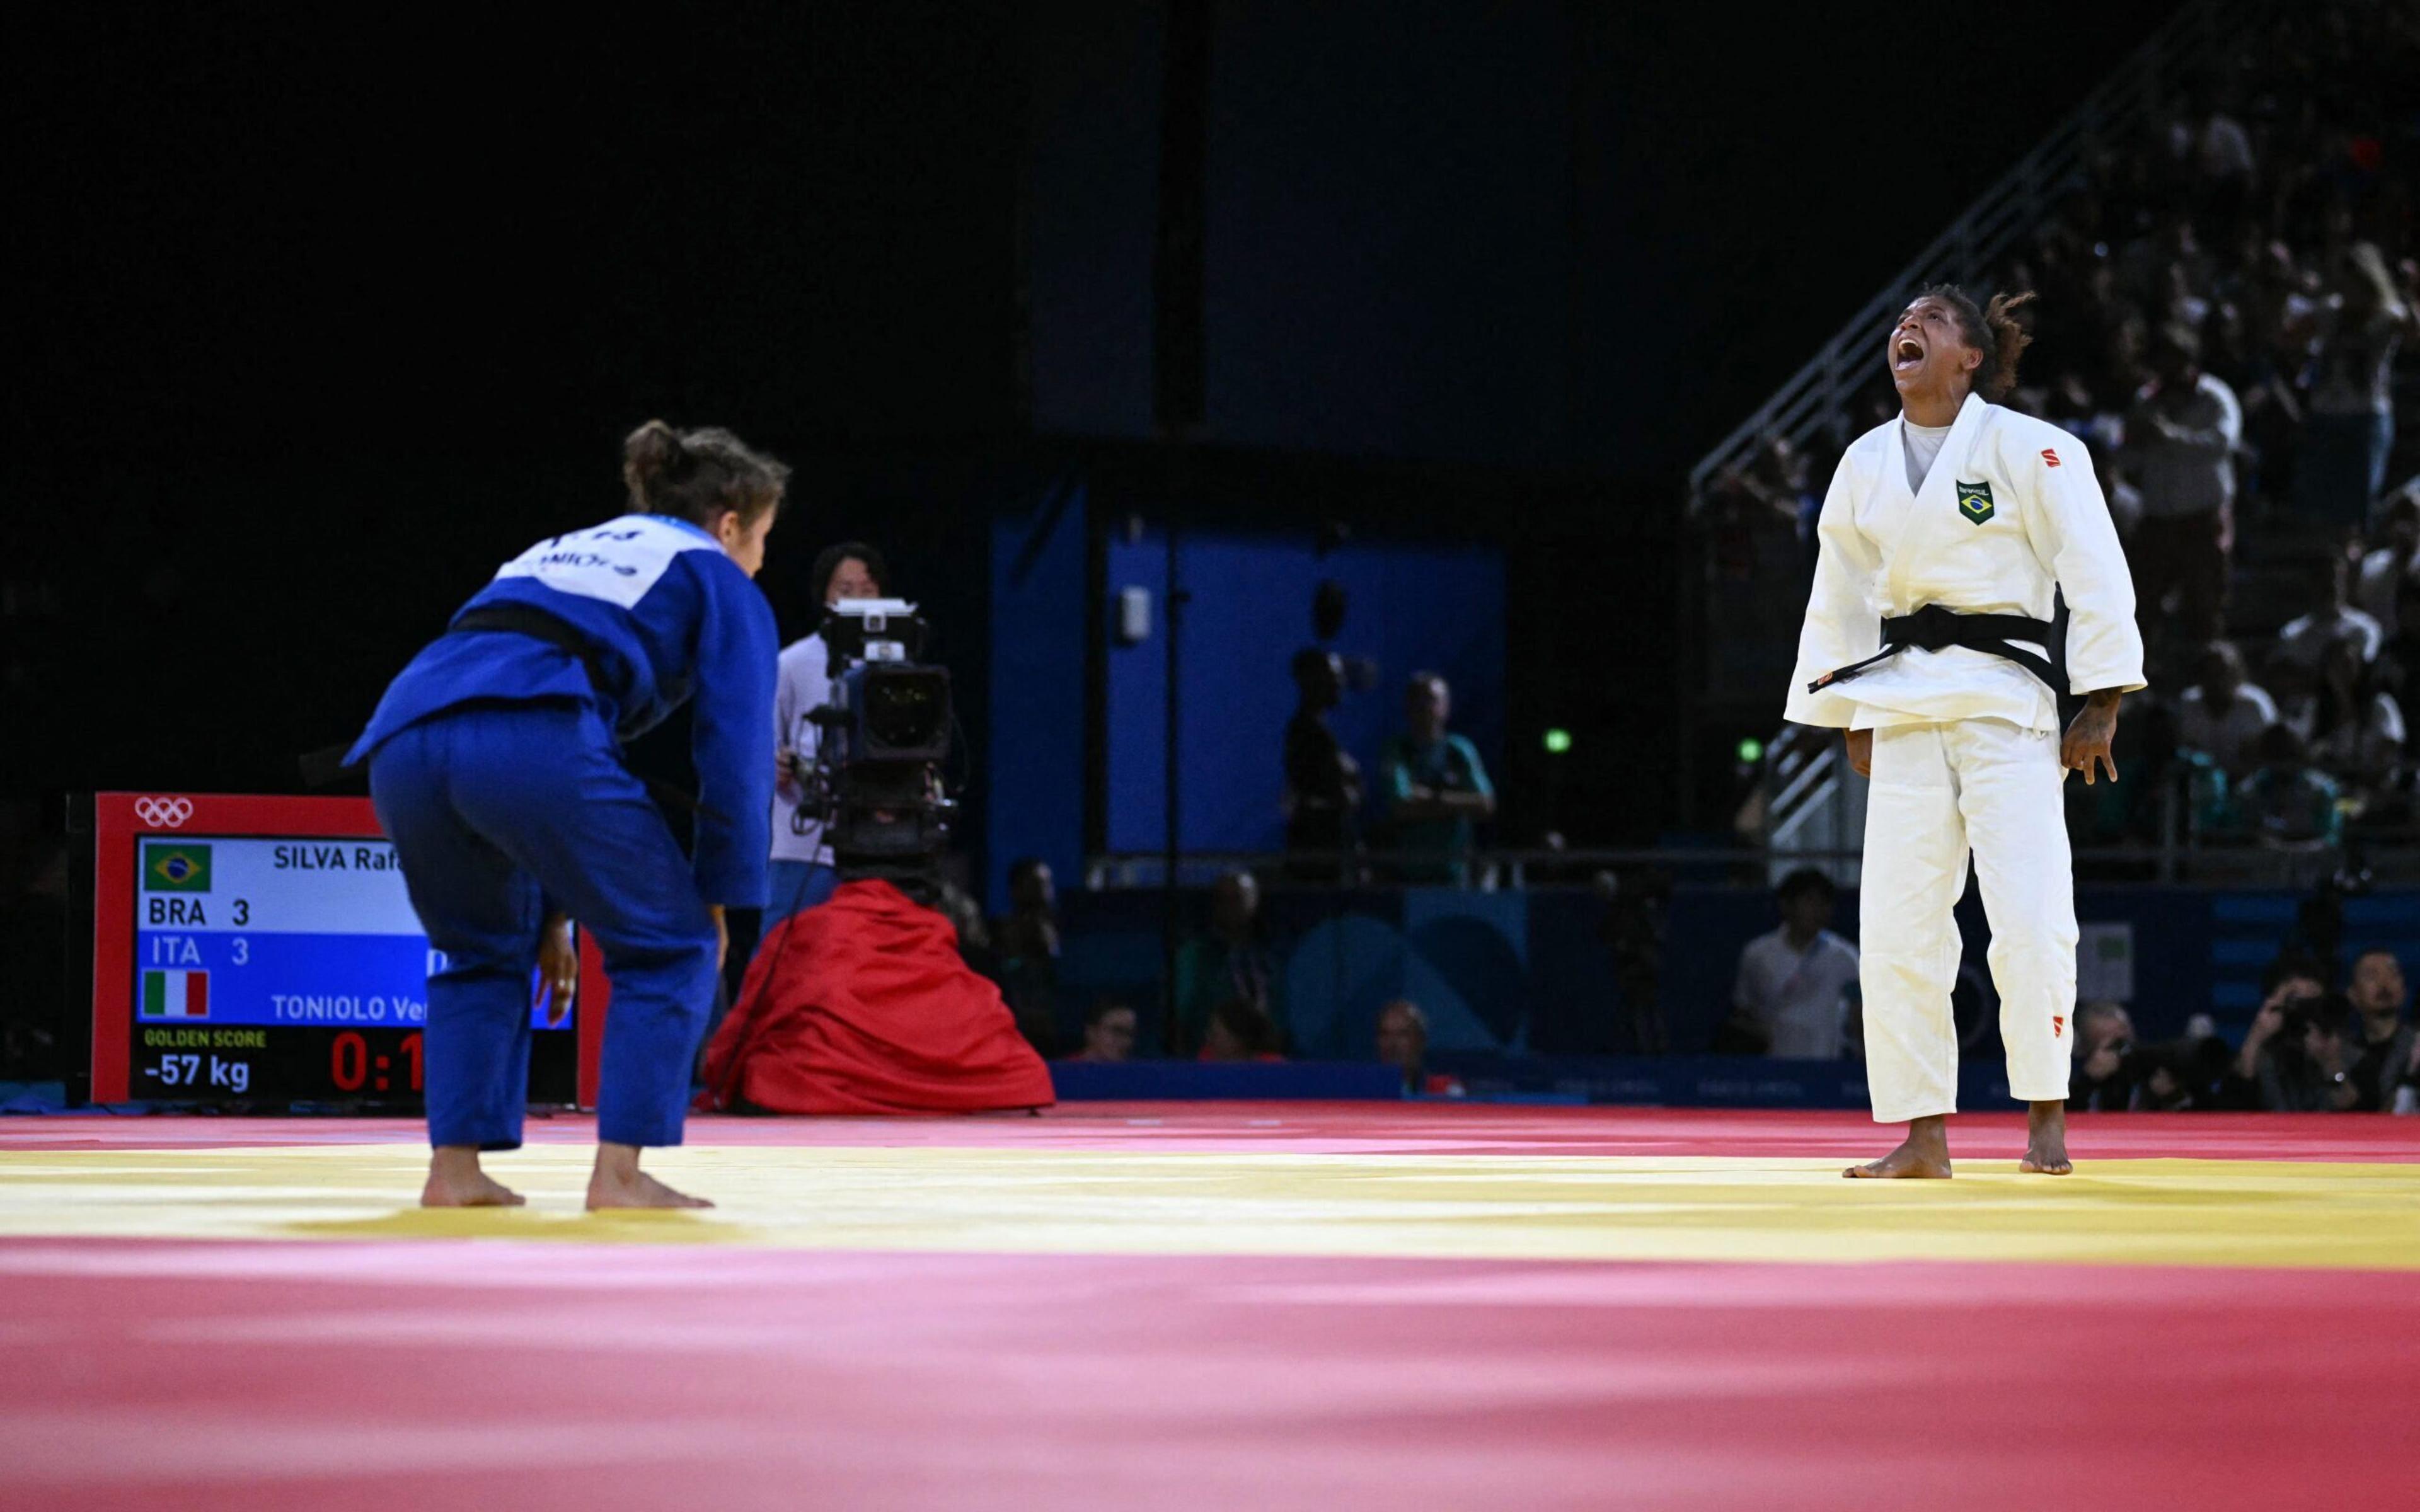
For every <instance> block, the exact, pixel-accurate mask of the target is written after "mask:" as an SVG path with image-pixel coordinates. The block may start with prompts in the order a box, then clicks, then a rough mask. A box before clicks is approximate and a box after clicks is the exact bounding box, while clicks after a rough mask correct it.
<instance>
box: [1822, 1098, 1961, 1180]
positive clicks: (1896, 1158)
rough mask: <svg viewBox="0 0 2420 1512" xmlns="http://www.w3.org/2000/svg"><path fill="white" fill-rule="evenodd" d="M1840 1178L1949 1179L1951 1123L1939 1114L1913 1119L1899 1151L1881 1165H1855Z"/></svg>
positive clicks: (1870, 1163) (1892, 1153) (1879, 1161)
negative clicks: (1949, 1128) (1949, 1126)
mask: <svg viewBox="0 0 2420 1512" xmlns="http://www.w3.org/2000/svg"><path fill="white" fill-rule="evenodd" d="M1840 1174H1841V1175H1842V1176H1847V1177H1854V1178H1859V1179H1869V1180H1895V1179H1902V1178H1910V1177H1932V1178H1947V1176H1948V1175H1949V1130H1948V1120H1947V1119H1944V1118H1943V1117H1941V1116H1940V1115H1939V1114H1935V1115H1933V1116H1932V1117H1931V1118H1929V1119H1911V1120H1909V1122H1908V1126H1907V1137H1906V1138H1905V1139H1902V1140H1900V1145H1899V1148H1898V1149H1894V1150H1892V1151H1891V1152H1890V1153H1889V1154H1887V1155H1885V1156H1884V1157H1883V1158H1882V1159H1880V1160H1878V1161H1870V1162H1869V1163H1867V1164H1866V1165H1852V1166H1850V1167H1849V1168H1848V1169H1847V1170H1845V1171H1842V1172H1841V1173H1840Z"/></svg>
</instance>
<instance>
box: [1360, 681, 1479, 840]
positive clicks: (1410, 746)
mask: <svg viewBox="0 0 2420 1512" xmlns="http://www.w3.org/2000/svg"><path fill="white" fill-rule="evenodd" d="M1452 716H1453V690H1452V689H1451V688H1450V687H1447V686H1446V681H1445V679H1444V678H1442V677H1439V676H1438V675H1437V674H1436V673H1435V672H1414V673H1413V674H1412V680H1411V682H1410V683H1409V684H1407V685H1406V686H1405V687H1404V725H1405V727H1406V728H1405V732H1404V733H1403V734H1400V735H1397V736H1395V737H1394V738H1393V739H1391V740H1388V742H1387V747H1386V749H1385V751H1384V752H1383V753H1381V755H1380V756H1379V759H1378V761H1379V787H1380V791H1381V792H1383V793H1384V794H1385V795H1386V799H1387V820H1388V848H1389V849H1391V850H1393V851H1394V852H1395V853H1396V861H1395V867H1394V871H1395V874H1396V875H1397V876H1398V877H1400V878H1402V879H1403V880H1404V881H1405V882H1414V883H1450V884H1452V885H1453V886H1455V887H1468V886H1469V885H1470V856H1471V852H1472V851H1473V850H1474V849H1475V848H1476V841H1475V834H1476V828H1477V822H1478V821H1479V820H1481V819H1486V818H1490V817H1492V816H1494V814H1495V812H1496V790H1495V789H1494V788H1493V787H1491V786H1489V785H1488V781H1487V768H1486V767H1485V766H1483V765H1481V763H1480V760H1479V748H1478V747H1476V746H1474V745H1472V744H1471V743H1470V742H1469V741H1467V740H1466V739H1464V738H1463V737H1462V736H1460V735H1457V734H1454V733H1450V731H1448V730H1447V729H1446V723H1447V721H1448V720H1449V719H1450V718H1451V717H1452Z"/></svg>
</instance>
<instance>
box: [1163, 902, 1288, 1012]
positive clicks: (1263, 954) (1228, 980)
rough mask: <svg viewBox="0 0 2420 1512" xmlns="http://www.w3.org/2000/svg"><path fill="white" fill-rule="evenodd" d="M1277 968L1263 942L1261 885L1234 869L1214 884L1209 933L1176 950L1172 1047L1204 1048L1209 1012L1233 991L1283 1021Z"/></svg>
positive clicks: (1233, 994)
mask: <svg viewBox="0 0 2420 1512" xmlns="http://www.w3.org/2000/svg"><path fill="white" fill-rule="evenodd" d="M1277 989H1278V972H1277V966H1276V964H1275V963H1274V962H1272V961H1271V960H1270V959H1269V952H1268V950H1267V949H1266V948H1265V947H1264V945H1263V944H1262V943H1261V885H1260V884H1259V883H1258V882H1255V881H1253V880H1252V874H1251V873H1250V872H1228V873H1227V874H1226V875H1225V876H1223V877H1220V878H1219V879H1218V882H1217V884H1216V885H1214V886H1213V887H1211V889H1210V933H1209V934H1208V935H1207V936H1206V937H1196V938H1194V939H1189V940H1187V941H1186V942H1185V943H1184V944H1183V945H1182V946H1180V947H1178V948H1177V951H1176V993H1175V1003H1176V1021H1175V1023H1174V1024H1173V1025H1172V1026H1171V1027H1170V1031H1169V1034H1170V1044H1169V1050H1170V1052H1171V1054H1174V1055H1179V1056H1189V1055H1192V1054H1194V1053H1195V1052H1197V1051H1199V1050H1200V1049H1201V1048H1202V1036H1203V1035H1204V1034H1206V1033H1207V1032H1208V1031H1209V1027H1210V1013H1211V1011H1212V1010H1213V1009H1216V1008H1217V1007H1218V1005H1219V1004H1220V1003H1222V1002H1225V1001H1226V1000H1227V999H1228V998H1230V997H1242V998H1248V999H1249V1000H1250V1001H1251V1002H1253V1003H1255V1004H1257V1005H1259V1007H1260V1009H1261V1011H1263V1012H1264V1013H1266V1014H1267V1015H1268V1016H1269V1018H1270V1020H1271V1021H1272V1022H1274V1023H1277V1024H1279V1025H1280V1026H1281V1025H1283V1023H1284V1022H1285V1019H1284V1015H1283V1014H1282V1013H1281V1012H1280V1010H1279V1005H1278V1002H1277Z"/></svg>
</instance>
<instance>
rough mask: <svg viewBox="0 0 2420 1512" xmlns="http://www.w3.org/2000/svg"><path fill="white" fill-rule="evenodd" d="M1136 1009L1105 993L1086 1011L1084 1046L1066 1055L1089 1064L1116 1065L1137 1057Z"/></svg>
mask: <svg viewBox="0 0 2420 1512" xmlns="http://www.w3.org/2000/svg"><path fill="white" fill-rule="evenodd" d="M1134 1047H1135V1011H1134V1010H1133V1009H1131V1008H1128V1007H1127V1006H1126V1005H1125V1004H1124V1003H1120V1002H1116V1001H1113V1000H1111V999H1109V998H1107V997H1104V998H1102V999H1101V1000H1100V1001H1099V1002H1097V1003H1094V1005H1093V1011H1091V1012H1089V1013H1087V1014H1085V1015H1084V1048H1083V1049H1081V1050H1078V1051H1077V1052H1076V1053H1075V1054H1074V1055H1072V1056H1069V1057H1067V1058H1068V1059H1070V1060H1077V1061H1082V1062H1084V1063H1085V1064H1087V1065H1095V1066H1099V1065H1114V1064H1117V1063H1119V1062H1121V1061H1127V1060H1132V1059H1133V1058H1134Z"/></svg>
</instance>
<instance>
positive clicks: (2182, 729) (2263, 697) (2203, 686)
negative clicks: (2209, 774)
mask: <svg viewBox="0 0 2420 1512" xmlns="http://www.w3.org/2000/svg"><path fill="white" fill-rule="evenodd" d="M2276 722H2277V705H2276V703H2275V702H2274V701H2273V700H2272V699H2271V698H2270V697H2269V695H2268V693H2267V691H2265V690H2264V689H2262V688H2260V687H2256V686H2254V685H2253V684H2251V683H2248V682H2246V681H2245V680H2244V676H2243V656H2242V653H2240V652H2238V651H2237V650H2236V649H2235V645H2234V643H2233V642H2232V641H2227V640H2213V641H2211V643H2210V644H2209V645H2207V646H2205V647H2203V648H2202V654H2201V680H2200V681H2199V682H2198V683H2196V684H2195V686H2194V687H2189V688H2186V689H2185V690H2184V694H2183V696H2182V697H2180V699H2178V701H2177V743H2178V744H2179V745H2180V746H2186V747H2190V748H2193V749H2195V750H2197V751H2200V752H2202V753H2203V754H2205V755H2207V756H2208V757H2210V759H2211V761H2212V762H2214V763H2216V764H2217V765H2218V768H2219V769H2220V770H2221V771H2223V772H2225V773H2226V774H2227V775H2228V776H2229V777H2237V778H2240V777H2242V776H2243V775H2244V773H2245V772H2246V771H2248V770H2250V768H2251V765H2252V745H2253V742H2254V741H2256V740H2257V739H2258V738H2259V735H2260V732H2262V731H2263V730H2266V729H2268V728H2269V727H2270V726H2271V725H2273V724H2275V723H2276Z"/></svg>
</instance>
